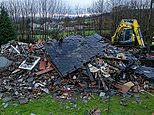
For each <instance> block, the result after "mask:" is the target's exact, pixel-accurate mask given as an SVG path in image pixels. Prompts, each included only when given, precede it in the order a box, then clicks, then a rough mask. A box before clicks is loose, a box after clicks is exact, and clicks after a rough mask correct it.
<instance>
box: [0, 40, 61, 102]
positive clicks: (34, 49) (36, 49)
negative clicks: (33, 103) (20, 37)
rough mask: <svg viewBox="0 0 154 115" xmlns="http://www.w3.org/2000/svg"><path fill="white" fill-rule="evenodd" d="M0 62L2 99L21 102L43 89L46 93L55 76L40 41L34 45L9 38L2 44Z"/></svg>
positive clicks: (0, 93) (26, 100) (33, 96)
mask: <svg viewBox="0 0 154 115" xmlns="http://www.w3.org/2000/svg"><path fill="white" fill-rule="evenodd" d="M0 61H1V63H0V65H1V68H0V71H1V72H0V86H1V87H0V98H2V100H3V101H4V102H8V101H10V100H18V101H19V103H21V104H22V103H27V102H28V100H29V99H32V98H38V97H39V96H40V95H41V94H42V93H43V92H46V93H49V91H50V90H52V89H51V88H50V86H52V84H53V83H54V80H55V79H56V78H57V77H58V74H57V72H56V71H55V70H54V68H53V66H52V64H51V63H50V62H49V61H48V58H47V56H46V53H45V51H44V47H43V42H42V41H41V42H37V43H36V44H27V43H21V42H15V41H11V42H9V43H8V44H6V45H3V46H2V48H1V55H0Z"/></svg>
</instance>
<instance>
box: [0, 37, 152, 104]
mask: <svg viewBox="0 0 154 115" xmlns="http://www.w3.org/2000/svg"><path fill="white" fill-rule="evenodd" d="M93 36H94V38H96V40H98V41H100V40H101V41H100V42H97V41H95V40H94V38H93ZM93 36H90V38H88V37H87V38H86V40H85V39H83V38H82V39H83V40H85V41H82V39H80V38H78V37H73V39H70V38H67V39H66V41H60V42H59V41H52V42H48V43H45V42H44V41H39V42H36V43H35V44H28V43H21V42H15V41H11V42H9V43H8V44H5V45H3V46H2V47H1V54H0V62H1V63H0V85H1V87H0V98H1V99H2V100H3V102H5V103H7V102H8V101H10V100H18V101H19V103H20V104H25V103H28V101H29V100H30V99H34V98H38V97H40V96H41V95H42V94H43V93H44V92H45V93H48V94H50V93H52V94H53V96H54V98H58V99H72V98H74V97H76V95H79V96H80V97H81V98H83V99H88V98H89V96H91V94H93V93H96V94H98V95H99V96H100V97H105V96H108V95H114V94H118V95H124V94H133V93H138V92H146V93H148V94H149V95H152V96H153V94H152V93H151V92H153V91H154V89H153V87H152V85H151V83H153V80H154V69H153V68H151V67H144V66H140V65H139V64H140V63H139V61H138V60H137V58H135V56H133V55H132V54H131V53H130V52H126V51H125V50H124V49H122V48H121V49H120V48H116V47H114V46H112V45H110V44H108V43H104V42H103V40H102V37H100V36H98V35H93ZM72 40H77V41H73V42H71V44H72V43H73V45H70V44H69V41H72ZM86 41H88V42H86ZM65 43H67V44H66V47H67V48H64V46H65ZM75 43H77V44H75ZM44 44H46V45H45V47H44ZM63 44H64V45H63ZM94 44H95V46H93V45H94ZM53 46H54V47H53ZM70 46H71V47H72V48H69V47H70ZM75 46H77V47H76V48H75ZM98 46H99V47H98ZM66 49H67V51H66ZM90 51H92V52H90ZM86 53H87V55H85V54H86ZM72 57H73V58H72Z"/></svg>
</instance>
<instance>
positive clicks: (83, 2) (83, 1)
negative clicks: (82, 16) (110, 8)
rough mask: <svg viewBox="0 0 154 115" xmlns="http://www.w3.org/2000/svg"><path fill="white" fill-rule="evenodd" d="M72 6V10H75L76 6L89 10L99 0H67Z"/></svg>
mask: <svg viewBox="0 0 154 115" xmlns="http://www.w3.org/2000/svg"><path fill="white" fill-rule="evenodd" d="M65 1H66V2H67V3H68V4H69V5H70V6H71V8H75V6H77V5H79V7H81V8H88V7H89V6H90V5H91V4H92V3H93V1H97V0H65Z"/></svg>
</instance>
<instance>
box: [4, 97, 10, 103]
mask: <svg viewBox="0 0 154 115" xmlns="http://www.w3.org/2000/svg"><path fill="white" fill-rule="evenodd" d="M2 100H3V102H4V103H6V102H9V101H11V100H12V98H11V97H4V98H3V99H2Z"/></svg>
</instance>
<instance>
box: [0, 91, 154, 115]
mask: <svg viewBox="0 0 154 115" xmlns="http://www.w3.org/2000/svg"><path fill="white" fill-rule="evenodd" d="M123 98H124V97H120V96H112V97H111V103H110V112H109V114H110V115H151V114H152V113H153V112H154V97H152V96H150V95H147V94H140V98H139V100H141V104H134V103H133V101H134V100H136V97H131V98H128V99H126V100H127V102H128V105H127V106H122V105H120V100H121V99H123ZM73 103H74V104H73ZM74 105H75V106H74ZM107 105H108V100H107V99H102V98H100V97H98V96H96V95H94V96H92V98H91V99H90V100H89V101H88V102H85V101H84V102H83V99H74V100H70V101H68V100H66V101H64V100H55V99H53V98H52V97H51V96H50V95H44V96H42V97H41V98H39V99H35V100H31V101H30V102H29V103H28V104H25V105H19V104H18V102H9V105H8V107H7V108H3V106H2V101H0V115H30V113H34V114H36V115H49V114H50V113H52V115H86V113H87V111H88V110H90V109H96V108H98V109H100V110H101V111H102V112H101V115H106V114H107Z"/></svg>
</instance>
